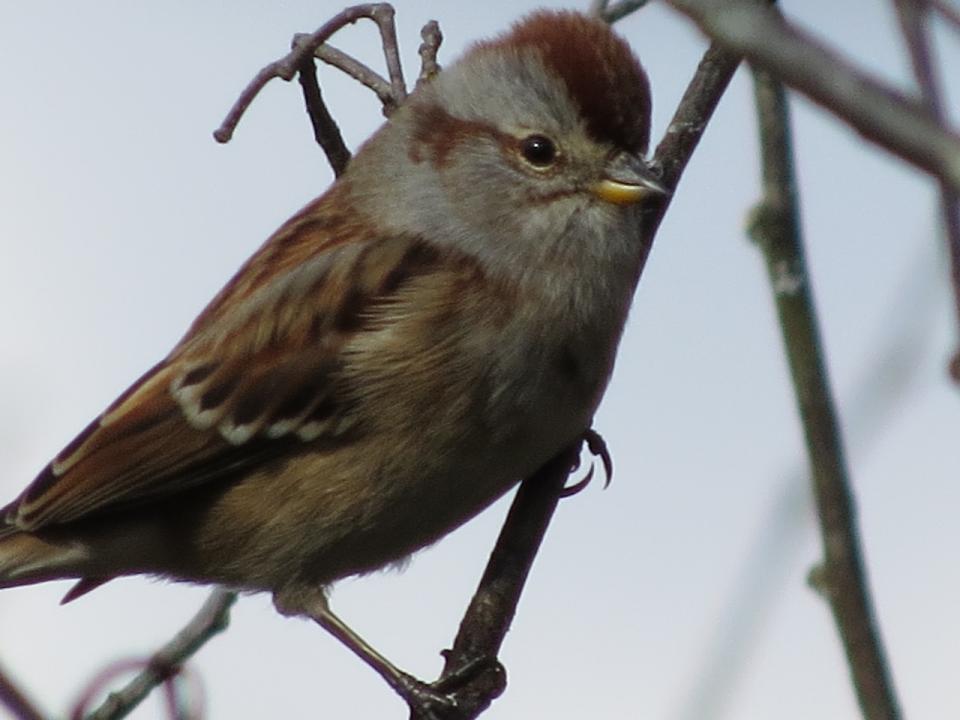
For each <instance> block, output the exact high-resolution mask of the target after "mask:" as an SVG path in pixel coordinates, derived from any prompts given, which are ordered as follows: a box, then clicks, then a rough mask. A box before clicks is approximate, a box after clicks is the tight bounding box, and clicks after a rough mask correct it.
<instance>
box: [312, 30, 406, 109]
mask: <svg viewBox="0 0 960 720" xmlns="http://www.w3.org/2000/svg"><path fill="white" fill-rule="evenodd" d="M298 37H309V36H305V35H300V36H298ZM313 55H314V57H315V58H317V59H318V60H323V62H325V63H326V64H327V65H330V66H331V67H335V68H337V69H338V70H342V71H343V72H344V73H346V74H347V75H349V76H350V77H352V78H353V79H354V80H356V81H357V82H359V83H360V84H361V85H363V86H364V87H366V88H369V89H370V90H372V91H373V92H374V94H375V95H376V96H377V99H378V100H379V101H380V104H381V105H382V106H383V112H384V114H387V113H388V108H390V109H391V110H392V108H395V107H396V100H395V98H394V96H393V88H392V87H391V86H390V81H389V80H387V79H386V78H384V77H383V76H382V75H380V74H379V73H378V72H377V71H376V70H374V69H373V68H371V67H370V66H369V65H366V64H364V63H362V62H360V61H359V60H357V59H356V58H355V57H352V56H350V55H348V54H347V53H345V52H343V51H342V50H338V49H337V48H335V47H333V46H332V45H321V46H320V47H318V48H317V49H316V50H315V51H314V53H313Z"/></svg>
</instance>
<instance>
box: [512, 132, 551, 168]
mask: <svg viewBox="0 0 960 720" xmlns="http://www.w3.org/2000/svg"><path fill="white" fill-rule="evenodd" d="M520 152H521V153H523V157H524V158H525V159H526V161H527V162H528V163H530V164H531V165H535V166H536V167H547V166H548V165H550V164H551V163H553V161H554V160H556V159H557V146H556V145H554V144H553V140H551V139H550V138H548V137H546V136H544V135H530V136H528V137H525V138H524V139H523V140H521V141H520Z"/></svg>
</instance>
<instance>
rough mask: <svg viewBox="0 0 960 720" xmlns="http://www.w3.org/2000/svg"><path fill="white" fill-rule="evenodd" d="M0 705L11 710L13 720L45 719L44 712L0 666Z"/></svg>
mask: <svg viewBox="0 0 960 720" xmlns="http://www.w3.org/2000/svg"><path fill="white" fill-rule="evenodd" d="M0 707H2V708H6V709H7V710H8V711H9V712H10V717H11V720H43V713H41V712H40V710H39V709H37V707H36V706H35V705H34V704H33V702H31V701H30V699H29V698H28V697H27V696H26V694H25V693H24V692H23V690H21V689H20V688H19V687H18V686H17V684H16V683H15V682H14V681H13V678H11V677H10V676H9V675H8V674H7V672H6V671H5V670H3V669H2V668H0Z"/></svg>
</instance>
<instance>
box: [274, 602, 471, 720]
mask: <svg viewBox="0 0 960 720" xmlns="http://www.w3.org/2000/svg"><path fill="white" fill-rule="evenodd" d="M278 595H279V594H275V595H274V605H276V607H277V609H278V610H279V611H280V612H281V613H282V614H284V615H304V616H306V617H309V618H310V619H311V620H313V621H314V622H316V623H317V624H318V625H319V626H320V627H322V628H323V629H324V630H326V631H327V632H328V633H330V634H331V635H333V636H334V637H335V638H337V640H339V641H340V642H341V643H343V645H344V646H346V647H347V649H349V650H350V651H351V652H352V653H353V654H354V655H356V656H357V657H358V658H360V659H361V660H363V662H365V663H366V664H367V665H368V666H369V667H371V668H372V669H373V671H374V672H376V673H377V675H379V676H380V677H382V678H383V679H384V680H385V681H386V683H387V684H388V685H389V686H390V687H391V688H393V690H394V692H396V693H397V694H398V695H399V696H400V697H402V698H403V699H404V700H405V701H406V703H407V705H409V706H410V708H411V709H413V710H416V711H417V713H419V714H418V715H416V716H417V717H424V718H431V719H435V720H442V719H443V717H444V716H445V715H446V714H447V712H449V711H450V710H452V709H453V708H454V707H456V704H457V702H456V699H455V698H454V697H453V696H452V695H450V694H448V693H446V692H443V691H442V690H440V689H438V688H434V687H433V686H431V685H430V684H428V683H425V682H423V681H422V680H418V679H417V678H415V677H414V676H413V675H410V674H409V673H406V672H404V671H403V670H401V669H400V668H398V667H397V666H396V665H394V664H393V663H392V662H390V661H389V660H388V659H387V658H386V657H384V656H383V655H381V654H380V653H379V652H378V651H377V650H376V648H374V647H373V646H372V645H370V644H369V643H368V642H367V641H366V640H364V639H363V638H362V637H360V636H359V635H358V634H357V633H356V632H355V631H354V630H353V629H352V628H351V627H350V626H349V625H347V624H346V623H345V622H344V621H343V620H341V619H340V618H339V617H338V616H337V615H336V614H335V613H334V612H333V611H332V610H331V609H330V604H329V603H328V602H327V597H326V595H325V594H324V592H323V591H322V590H316V591H314V592H312V593H310V597H309V598H305V597H304V596H303V594H302V593H300V592H298V593H297V602H295V603H289V602H288V598H287V597H283V596H279V597H278ZM447 685H448V684H447V683H444V686H447Z"/></svg>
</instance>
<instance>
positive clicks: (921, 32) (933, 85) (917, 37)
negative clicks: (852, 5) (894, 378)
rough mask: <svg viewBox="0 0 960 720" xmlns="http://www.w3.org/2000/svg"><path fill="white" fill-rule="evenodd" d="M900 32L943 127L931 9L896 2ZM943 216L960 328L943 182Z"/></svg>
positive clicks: (951, 207)
mask: <svg viewBox="0 0 960 720" xmlns="http://www.w3.org/2000/svg"><path fill="white" fill-rule="evenodd" d="M894 2H895V5H896V8H897V16H898V17H899V19H900V30H901V32H902V33H903V38H904V40H905V41H906V43H907V48H908V49H909V51H910V61H911V64H912V65H913V74H914V77H915V78H916V80H917V86H918V87H919V88H920V95H921V97H922V98H923V102H924V103H925V104H926V106H927V109H928V110H929V112H930V115H931V116H932V117H933V118H934V120H936V121H937V122H939V123H941V124H945V123H946V113H945V112H944V109H943V102H942V100H941V98H940V82H939V78H938V77H937V74H936V73H937V65H936V62H935V61H934V59H933V51H932V48H931V42H930V32H929V27H928V20H929V13H928V10H929V8H928V7H927V6H926V5H925V4H922V3H917V2H916V0H894ZM940 216H941V218H942V219H943V235H944V239H945V240H946V243H947V248H948V252H949V257H950V283H951V286H952V288H953V304H954V311H955V314H956V318H957V321H958V326H960V196H958V194H957V192H956V190H955V189H954V188H952V187H951V186H950V184H949V183H947V182H945V181H943V180H941V181H940ZM950 370H951V373H950V374H951V375H952V376H953V379H954V381H956V382H958V383H960V348H958V349H957V350H955V351H954V354H953V359H952V361H951V363H950Z"/></svg>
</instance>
